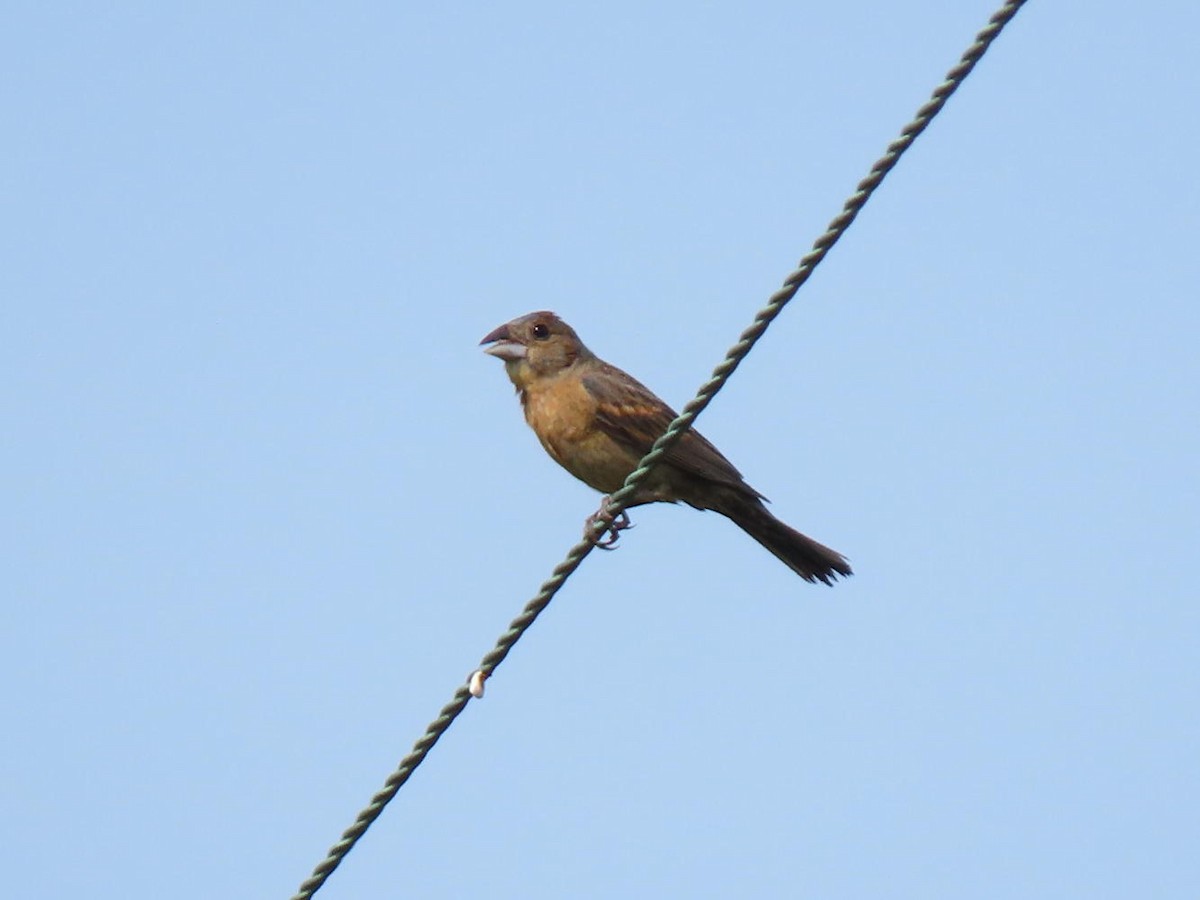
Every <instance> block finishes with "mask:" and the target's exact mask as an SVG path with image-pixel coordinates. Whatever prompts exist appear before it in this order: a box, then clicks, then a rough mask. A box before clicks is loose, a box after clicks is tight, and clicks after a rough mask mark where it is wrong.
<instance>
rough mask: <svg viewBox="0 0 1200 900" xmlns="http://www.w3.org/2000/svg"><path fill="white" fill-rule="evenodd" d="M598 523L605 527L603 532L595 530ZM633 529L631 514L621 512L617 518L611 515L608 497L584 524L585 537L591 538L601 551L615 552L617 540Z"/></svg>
mask: <svg viewBox="0 0 1200 900" xmlns="http://www.w3.org/2000/svg"><path fill="white" fill-rule="evenodd" d="M597 523H602V524H603V525H604V526H605V527H604V529H603V530H602V531H599V532H597V531H595V530H594V529H595V528H596V524H597ZM632 527H633V523H632V522H630V521H629V513H627V512H625V510H621V511H620V512H619V513H618V514H617V515H616V516H613V515H612V514H611V513H609V511H608V497H605V498H604V499H603V500H602V501H601V503H600V508H599V509H598V510H596V511H595V512H594V513H592V514H591V515H590V516H588V517H587V521H586V522H584V523H583V536H584V537H586V538H589V539H590V540H591V542H592V543H593V544H595V545H596V546H597V547H599V548H600V549H601V550H615V549H616V545H617V538H619V537H620V536H621V532H622V531H624V530H625V529H626V528H632Z"/></svg>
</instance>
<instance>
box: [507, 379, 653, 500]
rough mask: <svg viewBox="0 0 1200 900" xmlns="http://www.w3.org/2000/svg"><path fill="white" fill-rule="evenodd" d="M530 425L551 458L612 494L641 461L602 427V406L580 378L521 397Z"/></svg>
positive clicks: (550, 382)
mask: <svg viewBox="0 0 1200 900" xmlns="http://www.w3.org/2000/svg"><path fill="white" fill-rule="evenodd" d="M521 404H522V406H523V407H524V409H525V421H526V422H528V423H529V427H530V428H532V429H533V431H534V433H535V434H536V435H537V437H538V440H539V441H540V442H541V444H542V446H543V447H544V448H545V449H546V452H547V453H549V454H550V456H551V457H552V458H553V459H554V461H555V462H557V463H558V464H559V465H561V466H562V467H563V468H564V469H566V470H567V471H568V472H570V473H571V474H572V475H574V476H575V477H576V478H578V479H579V480H580V481H582V482H584V483H585V484H587V485H589V486H591V487H593V488H595V489H596V490H598V491H602V492H603V493H606V494H611V493H612V492H613V491H615V490H617V489H618V488H620V487H621V485H622V484H623V483H624V481H625V477H626V476H627V475H628V474H629V473H630V472H631V471H632V470H633V467H634V465H635V464H636V463H637V459H636V458H633V457H632V456H631V454H630V453H629V452H628V451H626V450H625V449H624V448H623V447H621V446H620V445H619V444H617V442H616V441H614V440H613V439H612V438H610V437H609V436H608V435H607V434H605V433H604V432H603V431H602V430H601V429H600V428H599V427H598V425H597V423H596V409H597V403H596V400H595V398H594V397H592V395H591V394H590V393H588V390H587V388H586V387H584V386H583V384H582V382H581V381H580V380H579V379H578V378H570V377H560V378H554V379H544V380H542V381H541V382H540V383H538V384H536V385H530V386H528V387H527V388H526V389H525V390H524V391H522V393H521Z"/></svg>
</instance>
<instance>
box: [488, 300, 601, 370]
mask: <svg viewBox="0 0 1200 900" xmlns="http://www.w3.org/2000/svg"><path fill="white" fill-rule="evenodd" d="M479 343H480V344H490V345H491V346H489V347H488V348H487V349H486V350H484V351H483V352H484V353H488V354H490V355H492V356H495V357H498V358H500V359H502V360H504V368H505V371H507V372H508V377H509V378H511V379H512V382H513V384H515V385H516V386H517V388H518V389H519V390H524V388H525V387H527V386H528V385H529V383H530V382H532V381H533V380H534V379H536V378H542V377H545V376H548V375H554V374H556V373H558V372H561V371H562V370H563V369H566V368H567V367H569V366H570V365H571V364H572V363H574V362H575V361H576V360H578V359H585V358H587V357H590V356H591V355H592V354H591V351H590V350H588V348H587V347H585V346H583V342H582V341H580V340H579V336H578V335H577V334H575V331H574V329H572V328H571V326H570V325H568V324H567V323H566V322H564V321H563V320H562V319H560V318H559V317H558V316H556V315H555V314H554V313H552V312H545V311H543V312H533V313H529V314H528V315H524V316H521V317H520V318H519V319H513V320H512V321H511V322H508V323H507V324H505V325H501V326H500V327H499V328H497V329H496V330H494V331H491V332H489V333H488V335H487V336H486V337H485V338H484V339H483V340H482V341H480V342H479Z"/></svg>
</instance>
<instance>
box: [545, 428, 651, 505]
mask: <svg viewBox="0 0 1200 900" xmlns="http://www.w3.org/2000/svg"><path fill="white" fill-rule="evenodd" d="M543 443H545V446H546V451H547V452H548V453H549V454H550V455H551V456H552V457H554V459H555V461H557V462H558V463H559V465H561V466H562V467H563V468H564V469H566V470H567V471H568V472H570V473H571V474H572V475H574V476H575V477H576V478H578V479H579V480H580V481H582V482H583V483H584V484H586V485H588V486H589V487H592V488H595V489H596V490H598V491H600V492H601V493H604V494H611V493H613V492H614V491H616V490H618V489H619V488H620V487H621V485H622V484H624V483H625V478H626V477H627V476H628V475H629V473H630V472H632V471H633V467H634V466H635V465H637V460H636V459H635V458H633V457H632V456H630V455H629V454H628V453H627V452H626V451H625V450H624V449H623V448H622V447H620V446H619V445H618V444H617V443H616V442H615V441H614V440H612V438H610V437H609V436H608V435H606V434H604V433H603V432H596V431H593V432H591V433H590V434H584V435H573V436H571V437H570V438H568V439H567V440H566V441H561V440H560V441H556V442H553V443H551V442H543Z"/></svg>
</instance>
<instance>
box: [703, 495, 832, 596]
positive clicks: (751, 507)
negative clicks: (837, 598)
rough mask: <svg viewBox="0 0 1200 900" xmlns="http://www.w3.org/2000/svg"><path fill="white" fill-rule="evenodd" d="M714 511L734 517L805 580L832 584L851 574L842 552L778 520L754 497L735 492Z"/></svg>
mask: <svg viewBox="0 0 1200 900" xmlns="http://www.w3.org/2000/svg"><path fill="white" fill-rule="evenodd" d="M716 510H717V512H719V513H721V514H722V515H724V516H727V517H728V518H730V519H731V520H733V522H735V523H736V524H737V525H738V527H740V528H741V529H742V530H743V531H744V532H746V534H748V535H750V537H752V538H754V539H755V540H756V541H758V542H759V543H760V544H762V545H763V546H764V547H766V548H767V549H768V550H770V551H771V552H772V553H774V554H775V556H777V557H778V558H779V559H780V561H782V562H783V564H784V565H786V566H787V567H788V568H789V569H791V570H792V571H793V572H795V573H796V574H797V575H799V576H800V577H801V578H803V579H804V580H805V581H813V582H816V581H823V582H824V583H825V584H833V581H834V579H835V578H837V577H838V576H839V575H841V576H842V577H845V576H847V575H851V574H853V572H852V570H851V568H850V563H848V562H847V561H846V558H845V557H844V556H842V554H840V553H838V552H837V551H836V550H831V549H830V548H829V547H826V546H825V545H824V544H818V543H817V542H816V541H814V540H813V539H812V538H810V537H808V536H807V535H804V534H801V533H800V532H798V531H797V530H796V529H794V528H790V527H789V526H787V525H785V524H784V523H783V522H781V521H779V520H778V519H777V518H775V517H774V516H773V515H771V513H770V512H769V511H768V510H767V508H766V507H765V506H764V505H763V502H762V501H761V500H759V499H758V498H757V497H747V496H745V495H743V494H737V495H735V496H733V497H730V498H728V502H726V503H723V504H721V506H720V507H717V508H716Z"/></svg>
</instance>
